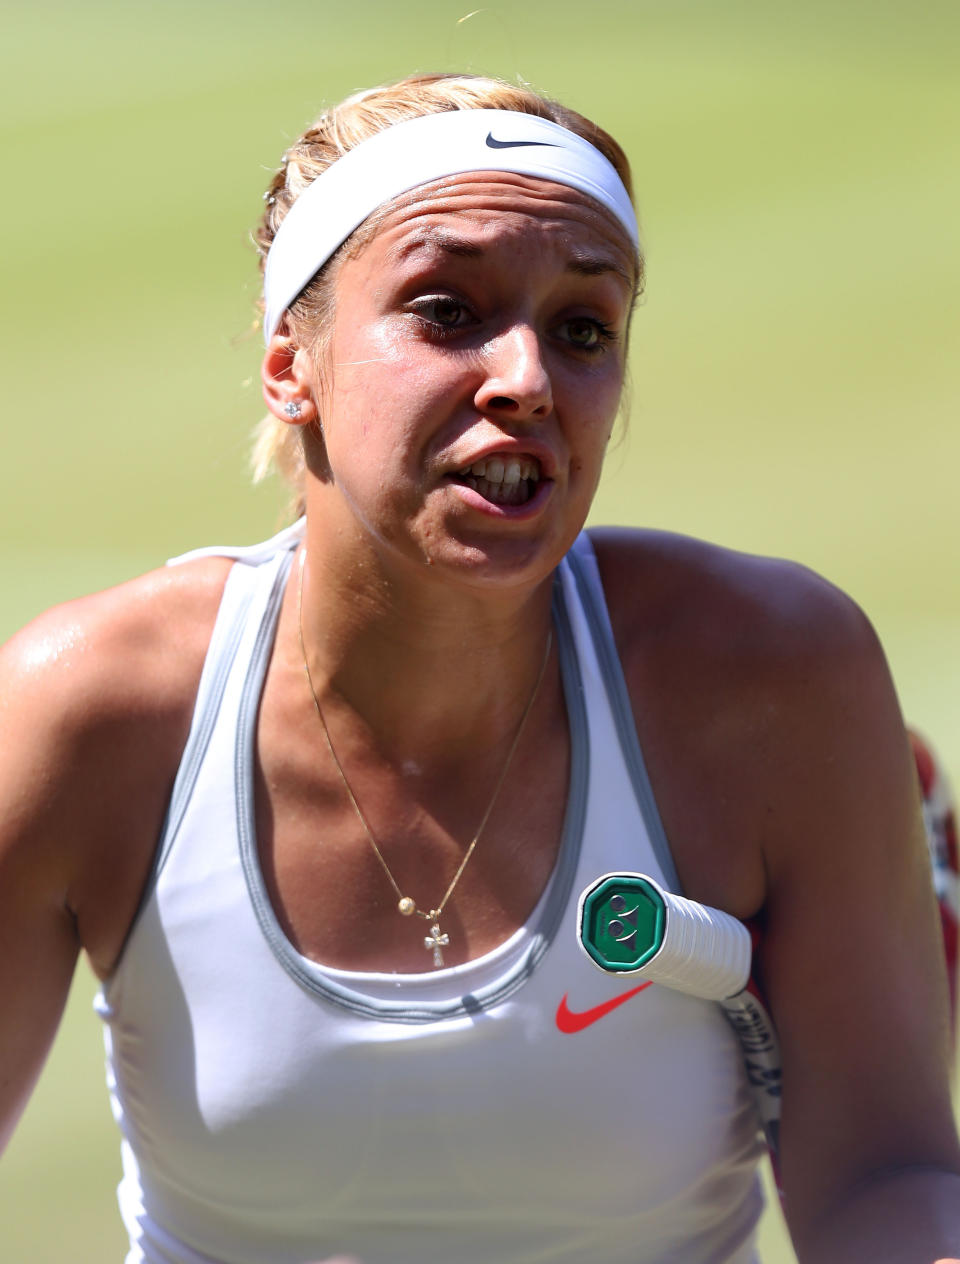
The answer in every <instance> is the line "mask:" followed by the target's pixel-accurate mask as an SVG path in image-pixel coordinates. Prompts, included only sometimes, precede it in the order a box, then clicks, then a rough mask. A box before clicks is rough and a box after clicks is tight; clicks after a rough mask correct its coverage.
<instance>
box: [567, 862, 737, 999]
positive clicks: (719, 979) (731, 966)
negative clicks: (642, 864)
mask: <svg viewBox="0 0 960 1264" xmlns="http://www.w3.org/2000/svg"><path fill="white" fill-rule="evenodd" d="M578 932H579V935H578V940H579V943H580V947H581V948H582V949H583V951H584V952H585V953H586V954H587V956H588V957H589V958H590V959H591V961H593V963H594V965H596V966H598V967H599V969H601V970H603V971H605V972H606V973H608V974H621V975H628V976H633V977H638V978H642V979H649V980H650V982H652V983H659V984H661V985H662V986H664V987H668V988H672V989H674V990H675V991H678V992H686V993H687V994H688V995H690V996H697V997H700V998H701V999H702V1000H706V1001H722V1000H725V999H726V998H727V997H730V996H734V995H736V994H737V993H739V992H741V991H742V990H743V989H744V988H745V987H746V985H747V980H748V979H749V978H750V959H751V951H752V949H751V940H750V932H749V931H748V930H747V928H746V926H744V925H743V923H742V922H740V921H738V920H737V919H736V918H735V917H731V916H730V914H729V913H724V912H722V911H721V910H720V909H715V908H709V907H708V906H707V905H705V904H698V903H697V902H696V900H687V899H684V898H683V896H680V895H674V894H673V893H672V892H670V891H665V890H664V889H663V888H662V887H661V886H660V885H659V883H657V882H655V881H654V879H653V878H650V877H648V876H647V875H646V874H642V873H608V874H604V875H603V876H602V877H600V878H598V879H597V880H596V881H595V882H593V883H591V884H590V886H589V887H587V888H586V890H585V891H584V892H583V894H582V895H581V896H580V903H579V908H578Z"/></svg>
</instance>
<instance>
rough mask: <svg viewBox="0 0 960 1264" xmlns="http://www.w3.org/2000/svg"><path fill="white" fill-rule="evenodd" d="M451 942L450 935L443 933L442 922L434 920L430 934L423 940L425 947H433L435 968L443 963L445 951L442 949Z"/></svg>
mask: <svg viewBox="0 0 960 1264" xmlns="http://www.w3.org/2000/svg"><path fill="white" fill-rule="evenodd" d="M449 942H450V936H449V935H441V934H440V923H439V922H434V924H433V925H432V926H431V927H430V934H429V935H427V936H425V938H424V941H423V946H424V948H432V949H433V964H434V968H437V967H439V966H442V965H443V953H442V952H441V951H440V949H441V948H446V946H447V944H449Z"/></svg>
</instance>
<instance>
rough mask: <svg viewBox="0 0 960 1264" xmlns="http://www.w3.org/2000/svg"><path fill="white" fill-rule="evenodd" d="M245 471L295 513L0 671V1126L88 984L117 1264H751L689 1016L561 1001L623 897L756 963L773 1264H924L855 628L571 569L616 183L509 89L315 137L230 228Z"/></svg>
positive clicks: (738, 1195)
mask: <svg viewBox="0 0 960 1264" xmlns="http://www.w3.org/2000/svg"><path fill="white" fill-rule="evenodd" d="M266 202H267V205H266V210H265V215H264V219H263V223H262V226H261V228H260V230H259V233H258V241H259V244H260V248H261V251H262V254H263V258H264V263H265V269H264V328H265V334H266V354H265V356H264V360H263V387H264V394H265V397H266V401H267V405H268V408H269V411H270V417H269V419H268V423H267V424H266V426H265V428H264V429H263V430H262V432H261V435H260V438H259V446H258V454H259V458H260V460H261V461H262V462H267V461H272V462H274V463H276V464H278V465H279V466H280V468H281V469H283V470H284V471H285V472H286V473H287V474H288V476H289V477H290V478H291V479H292V481H293V483H294V485H295V488H296V495H297V498H298V501H299V504H300V506H301V509H302V512H303V517H302V518H301V519H300V520H299V521H297V523H296V524H295V525H294V526H292V527H291V528H289V529H288V530H286V531H284V532H283V533H282V534H281V535H279V536H277V537H275V538H274V539H273V540H270V541H268V542H267V543H265V544H263V545H261V546H257V547H255V548H252V549H240V550H237V549H228V548H214V549H208V550H201V551H200V552H198V553H196V554H191V555H189V556H188V557H186V558H181V559H178V564H175V565H172V566H170V567H168V568H166V569H164V570H163V571H162V572H160V573H157V574H152V575H148V576H146V577H144V578H142V579H139V580H136V581H134V582H133V583H130V584H126V585H124V586H123V587H121V588H119V589H116V590H114V591H111V592H108V593H104V594H100V595H97V596H94V597H90V598H88V599H85V600H83V601H80V602H76V603H73V604H71V605H69V606H65V607H63V608H61V609H58V610H55V611H53V612H51V613H49V614H47V615H46V616H44V617H42V618H41V619H39V620H37V621H36V622H35V623H34V624H33V625H31V626H30V627H29V628H28V629H27V630H26V631H25V632H23V633H22V634H21V635H20V636H19V637H18V638H16V639H15V640H14V641H13V642H12V643H11V644H10V645H9V646H8V647H7V649H6V650H5V651H4V655H3V660H2V682H3V683H2V692H0V697H2V699H3V715H4V731H5V733H6V741H5V743H4V753H3V760H2V769H0V786H2V792H3V802H4V811H3V815H2V826H0V829H2V836H0V946H2V951H0V987H2V990H0V996H2V1000H3V1012H4V1021H3V1028H2V1030H3V1043H2V1072H3V1074H2V1080H0V1105H2V1118H3V1128H4V1130H5V1132H6V1133H9V1131H10V1130H11V1129H12V1127H13V1125H14V1122H15V1120H16V1117H17V1115H18V1113H19V1111H20V1109H21V1107H22V1106H23V1103H24V1101H25V1099H26V1098H27V1096H28V1094H29V1092H30V1088H31V1085H32V1084H33V1082H34V1080H35V1078H36V1076H37V1074H38V1072H39V1069H40V1066H41V1064H42V1062H43V1059H44V1055H45V1053H46V1051H47V1047H48V1045H49V1044H50V1041H51V1039H52V1037H53V1034H54V1031H55V1029H56V1026H57V1023H58V1020H59V1017H60V1013H61V1010H62V1008H63V1004H64V998H65V996H66V992H67V988H68V985H69V982H70V979H71V975H72V972H73V968H74V964H75V961H76V958H77V954H78V953H79V952H81V951H83V952H85V953H86V954H87V955H88V957H89V959H90V961H91V963H92V965H93V968H94V969H95V970H96V971H97V973H98V975H99V976H100V978H101V979H102V981H103V986H102V990H101V993H100V995H99V998H98V1002H97V1007H98V1011H99V1013H100V1015H101V1017H102V1019H103V1021H104V1023H105V1027H106V1032H107V1044H108V1058H109V1080H110V1089H111V1093H112V1098H113V1104H114V1111H115V1114H116V1117H117V1120H118V1122H119V1125H120V1129H121V1132H122V1146H123V1167H124V1175H123V1180H122V1183H121V1187H120V1201H121V1210H122V1214H123V1217H124V1220H125V1222H126V1225H127V1227H128V1229H129V1233H130V1241H131V1246H130V1253H129V1255H128V1257H127V1258H128V1261H129V1262H130V1264H133V1262H134V1261H149V1262H150V1264H159V1262H160V1261H163V1262H164V1264H211V1262H215V1264H304V1262H305V1261H316V1260H331V1259H343V1258H349V1259H351V1260H354V1261H361V1262H362V1264H414V1262H415V1261H416V1262H417V1264H420V1262H423V1264H431V1262H433V1264H439V1262H440V1261H443V1262H444V1264H449V1262H455V1264H481V1262H482V1264H492V1262H494V1261H496V1262H497V1264H521V1261H522V1262H524V1264H527V1262H529V1264H532V1262H533V1261H538V1262H543V1264H548V1262H552V1261H557V1262H559V1261H578V1262H582V1261H587V1260H591V1261H594V1260H595V1261H600V1262H601V1264H626V1262H627V1261H630V1262H631V1264H639V1262H645V1264H667V1262H668V1261H669V1262H671V1264H708V1262H711V1264H712V1262H715V1261H724V1262H726V1264H730V1262H734V1264H745V1262H747V1261H751V1260H754V1259H755V1250H754V1246H753V1245H752V1243H753V1235H754V1227H755V1224H756V1221H757V1217H758V1215H759V1211H760V1196H759V1193H758V1190H757V1182H756V1172H755V1169H756V1164H757V1160H758V1156H759V1148H760V1147H759V1143H758V1140H757V1121H756V1118H755V1116H754V1113H753V1108H752V1105H751V1099H750V1094H749V1086H748V1084H747V1082H746V1076H745V1072H744V1065H743V1060H742V1058H741V1055H740V1051H739V1048H738V1046H737V1043H736V1040H735V1037H734V1035H733V1033H732V1030H731V1028H730V1026H729V1025H728V1024H727V1023H726V1021H725V1020H724V1017H723V1015H722V1013H721V1011H720V1008H719V1006H718V1005H717V1004H715V1003H713V1002H708V1001H703V1000H699V999H697V998H695V997H691V996H689V995H685V994H682V993H680V992H678V991H675V990H673V989H671V988H668V987H661V986H652V987H646V988H642V987H637V986H636V985H633V986H631V981H629V980H627V981H626V982H624V981H618V980H617V979H616V978H613V977H609V976H606V975H604V974H602V973H601V972H600V971H598V970H596V969H595V968H594V967H593V965H592V964H591V962H590V961H588V960H587V959H586V957H585V954H584V953H583V952H581V951H580V949H579V947H578V944H577V927H576V918H577V898H578V895H579V893H580V891H581V890H582V889H583V888H584V887H585V886H587V885H588V883H589V882H590V881H591V880H593V879H594V878H596V877H597V875H601V874H604V873H609V872H615V871H619V870H629V871H639V872H643V873H646V874H649V875H650V876H651V877H652V878H653V880H654V881H655V882H657V883H659V884H660V886H661V887H662V888H663V889H665V890H670V891H676V892H680V891H682V892H683V894H684V895H685V896H686V897H688V898H690V899H692V900H696V901H700V902H701V903H704V904H708V905H711V906H714V907H716V908H719V909H721V910H724V911H726V912H728V913H730V914H733V915H734V916H736V917H738V918H748V917H756V916H759V917H760V918H761V919H762V921H763V925H764V939H763V948H762V957H761V961H760V964H761V967H762V972H763V977H764V982H765V986H766V991H767V995H768V998H769V1002H770V1006H771V1010H772V1013H773V1016H774V1019H775V1021H776V1023H777V1026H778V1028H779V1034H780V1041H781V1046H782V1054H783V1110H782V1119H781V1159H782V1174H783V1181H784V1187H785V1192H786V1208H787V1215H788V1220H789V1224H790V1229H791V1232H792V1234H793V1238H794V1241H795V1243H796V1247H797V1251H798V1254H799V1256H800V1259H801V1260H802V1261H804V1264H808V1262H812V1264H833V1262H835V1261H837V1262H839V1261H843V1262H845V1264H849V1262H851V1261H857V1262H860V1261H866V1260H870V1261H881V1260H883V1261H890V1262H891V1264H894V1262H895V1264H933V1262H934V1261H936V1260H945V1259H949V1258H953V1257H955V1256H957V1255H958V1254H960V1154H958V1143H957V1137H956V1134H955V1130H954V1127H953V1123H952V1114H951V1105H950V1099H949V1092H948V1083H947V1080H948V1074H947V1061H948V1058H947V1047H948V1024H947V1019H946V1013H947V1007H946V985H945V978H944V969H943V964H942V953H941V947H940V944H939V942H938V931H937V927H936V923H935V907H934V903H933V899H932V896H931V892H930V876H929V865H928V861H927V857H926V854H925V849H924V844H923V836H922V830H921V826H920V823H919V812H918V799H917V790H916V778H915V773H914V769H913V764H912V760H911V755H910V750H909V747H908V742H907V738H906V736H905V733H904V726H903V723H902V720H901V717H900V715H899V713H898V709H897V703H896V700H895V698H894V694H893V690H892V688H891V685H890V681H889V678H888V675H887V670H886V667H885V665H884V660H883V657H882V654H881V651H880V649H879V648H878V646H877V643H876V641H875V639H874V636H873V634H872V632H871V630H870V628H869V626H868V624H867V622H866V620H865V619H864V618H863V616H862V615H861V614H860V613H859V611H858V610H857V609H856V608H855V607H854V606H853V605H852V604H851V603H850V602H849V601H848V600H847V599H846V598H845V597H843V596H842V595H840V594H839V593H837V592H836V591H835V590H834V589H832V588H831V587H830V586H829V585H827V584H826V583H824V582H823V581H822V580H820V579H818V578H816V577H815V576H813V575H811V574H809V573H808V572H806V571H803V570H801V569H798V568H797V567H795V566H790V565H786V564H784V563H781V562H775V561H769V560H765V559H761V558H756V557H747V556H744V555H741V554H735V553H730V552H727V551H724V550H722V549H719V548H716V547H713V546H711V545H707V544H702V543H699V542H696V541H693V540H689V539H679V538H676V537H673V536H669V535H664V534H659V533H656V532H650V531H643V532H638V531H626V530H606V531H596V532H592V533H591V534H590V536H587V535H584V534H582V528H583V524H584V521H585V518H586V515H587V511H588V509H589V507H590V502H591V499H592V497H593V494H594V491H595V489H596V486H597V481H598V478H599V476H600V470H601V466H602V463H603V458H604V451H605V448H606V446H607V441H608V439H609V437H610V433H611V428H612V427H613V425H614V420H615V418H616V416H617V411H618V408H619V405H620V399H621V391H622V388H623V378H624V365H625V360H626V352H627V343H628V336H629V333H630V324H631V312H632V309H633V305H634V301H635V299H636V296H637V294H638V292H639V290H640V287H641V285H642V281H643V264H642V255H641V253H640V248H639V244H638V234H637V225H636V219H635V216H634V211H633V207H632V203H631V197H630V177H629V171H628V168H627V163H626V160H625V158H624V156H623V154H622V152H621V150H620V148H619V147H618V146H617V144H616V143H615V142H614V141H613V140H612V139H611V138H610V137H609V136H608V135H607V134H606V133H605V132H603V131H602V130H601V129H600V128H598V127H597V126H596V125H595V124H593V123H590V122H588V121H587V120H586V119H584V118H582V117H581V116H580V115H578V114H575V113H573V112H572V111H570V110H567V109H564V108H562V107H560V106H558V105H556V104H554V103H552V102H550V101H547V100H544V99H542V98H540V97H539V96H536V95H534V94H533V93H532V92H530V91H527V90H525V89H520V88H516V87H512V86H510V85H507V84H504V83H500V82H496V81H492V80H487V79H481V78H468V77H450V76H426V77H417V78H412V79H409V80H405V81H403V82H401V83H398V84H395V85H392V86H390V87H387V88H379V89H375V90H373V91H371V92H368V93H364V94H361V95H359V96H357V97H354V98H351V99H350V100H348V101H346V102H344V103H343V104H342V105H341V106H339V107H338V108H337V109H334V110H330V111H329V112H328V113H326V114H325V115H324V116H323V117H322V118H321V119H320V120H319V121H318V122H317V123H316V124H315V125H314V126H313V127H311V128H310V129H309V130H308V131H307V132H306V133H305V134H304V135H303V136H302V137H301V138H300V140H298V141H297V142H296V143H295V144H293V145H292V146H291V147H290V149H289V151H288V153H287V154H286V156H285V161H284V165H283V168H282V170H281V171H280V172H279V173H278V174H277V176H276V178H275V179H274V180H273V182H272V184H271V186H270V189H269V191H268V195H267V199H266Z"/></svg>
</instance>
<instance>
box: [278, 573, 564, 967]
mask: <svg viewBox="0 0 960 1264" xmlns="http://www.w3.org/2000/svg"><path fill="white" fill-rule="evenodd" d="M306 557H307V551H306V549H301V551H300V574H299V577H298V583H297V636H298V638H299V641H300V655H301V657H302V658H303V670H304V674H305V675H306V677H307V684H308V685H309V687H310V696H311V697H312V698H313V705H314V708H315V709H316V712H317V718H318V719H319V721H320V728H321V729H322V730H323V736H324V739H325V740H326V743H327V750H329V752H330V758H331V759H332V760H333V764H334V767H335V768H336V770H337V772H338V773H339V774H340V780H341V781H342V782H343V788H344V790H345V791H346V794H347V798H348V799H349V800H350V802H351V803H352V804H353V810H354V812H356V814H357V817H358V819H359V821H360V824H361V825H362V826H363V828H364V832H365V833H366V835H367V838H368V840H369V842H370V846H371V847H372V848H373V854H374V855H375V856H376V858H377V860H379V862H380V867H381V869H382V870H383V872H384V873H385V874H386V876H387V881H388V882H389V883H390V885H391V886H392V887H393V889H394V891H395V893H396V896H397V901H398V903H397V910H398V912H400V913H401V914H402V915H403V916H404V917H411V916H413V915H414V914H415V915H416V916H417V917H422V918H423V920H424V921H425V922H430V923H431V925H430V934H429V935H427V936H425V937H424V940H423V946H424V948H429V949H430V950H431V951H432V952H433V964H434V967H435V968H436V967H437V966H442V965H443V951H442V950H443V949H444V948H446V947H447V946H448V945H449V943H450V936H449V935H445V934H443V933H442V932H441V930H440V917H441V915H442V913H443V910H444V909H445V908H446V905H447V901H448V900H449V899H450V897H451V895H453V892H454V888H455V887H456V885H457V883H458V882H459V881H460V876H461V874H462V873H463V871H464V869H466V867H467V861H468V860H469V859H470V857H471V856H472V855H473V851H474V848H475V847H476V845H477V843H478V842H479V841H480V835H481V834H482V833H483V831H484V829H485V827H486V824H487V821H488V820H489V819H490V813H491V812H492V811H493V805H494V804H495V803H496V801H497V799H498V797H499V795H500V791H501V789H502V788H503V783H504V781H505V780H506V778H507V772H508V770H509V768H510V765H511V763H512V762H513V756H514V754H515V753H516V749H517V747H518V746H519V745H520V738H521V736H522V734H523V730H524V728H525V727H526V723H527V718H528V717H529V715H530V712H531V711H532V710H533V704H534V702H535V701H536V699H537V694H538V693H539V692H540V685H541V683H542V682H543V677H544V675H545V674H546V670H547V662H548V661H549V659H550V648H551V646H552V645H553V629H552V628H551V629H550V631H549V632H548V634H547V646H546V649H545V650H544V653H543V661H542V663H541V664H540V671H539V672H538V674H537V681H536V684H535V685H534V686H533V693H531V695H530V697H529V699H528V700H527V705H526V706H525V707H524V709H523V715H522V716H521V717H520V723H519V724H518V725H517V731H516V732H515V733H514V735H513V741H512V742H511V743H510V749H509V751H508V752H507V758H506V759H505V760H504V764H503V768H502V769H501V770H500V776H499V777H498V778H497V784H496V785H495V786H494V788H493V794H492V795H491V796H490V801H489V802H488V804H487V807H486V811H485V812H484V814H483V817H482V819H481V821H480V824H479V825H478V826H477V832H476V833H475V834H474V836H473V838H472V839H471V840H470V845H469V847H468V848H467V850H466V851H465V852H464V853H463V859H462V860H461V861H460V864H459V866H458V868H457V872H456V873H455V874H454V875H453V878H452V879H451V881H450V885H449V886H448V887H447V889H446V891H444V893H443V898H442V899H441V901H440V903H439V904H438V905H437V907H436V908H432V909H430V910H429V912H425V911H424V910H423V909H421V908H418V907H417V904H416V902H415V901H414V900H413V899H412V898H411V897H410V896H409V895H404V894H403V892H402V891H401V890H400V887H399V886H398V885H397V880H396V878H394V876H393V874H392V873H391V872H390V866H389V865H388V864H387V862H386V860H384V858H383V853H382V852H381V850H380V848H379V847H378V845H377V840H376V838H375V837H374V834H373V830H372V829H371V828H370V825H369V823H368V821H367V818H366V817H365V816H364V814H363V810H362V809H361V807H360V804H359V803H358V802H357V796H356V795H355V794H354V793H353V790H352V789H351V786H350V782H349V781H348V780H347V774H346V773H345V772H344V771H343V765H342V764H341V763H340V760H339V759H338V757H337V752H336V751H335V750H334V748H333V741H332V740H331V737H330V730H329V729H328V728H327V722H326V720H325V719H324V717H323V708H322V707H321V706H320V699H319V698H318V697H317V691H316V689H315V688H314V686H313V677H312V676H311V674H310V664H309V663H308V662H307V651H306V647H305V645H304V643H303V571H304V563H305V562H306Z"/></svg>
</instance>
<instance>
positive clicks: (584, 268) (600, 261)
mask: <svg viewBox="0 0 960 1264" xmlns="http://www.w3.org/2000/svg"><path fill="white" fill-rule="evenodd" d="M421 250H440V251H442V252H443V253H444V254H448V255H454V256H456V257H457V258H460V259H482V258H483V256H484V254H485V248H484V247H483V246H481V245H478V244H477V243H476V242H473V241H467V240H466V238H463V237H458V236H457V235H456V234H455V233H451V232H450V231H449V230H448V229H445V228H424V229H423V230H421V231H420V232H418V233H417V234H416V235H415V236H414V237H412V238H410V239H409V240H407V241H404V242H401V243H400V244H399V245H398V246H397V247H396V248H395V250H394V251H393V254H394V257H395V258H396V259H397V260H398V261H400V262H402V261H403V260H405V259H408V258H409V257H410V256H411V255H414V254H416V253H417V252H418V251H421ZM565 271H567V272H573V273H575V274H576V275H577V276H588V277H592V276H606V275H608V274H610V273H612V274H613V275H614V276H616V277H618V278H619V279H620V280H621V281H622V282H623V283H624V285H625V286H626V287H627V289H628V290H629V291H630V292H631V293H633V292H634V291H635V290H636V285H637V283H636V279H635V278H634V277H632V276H631V275H630V274H629V273H628V272H627V271H626V270H625V269H624V268H621V267H620V266H619V264H617V263H615V262H614V261H613V260H612V259H610V258H608V257H607V256H606V255H592V254H586V253H584V252H583V251H577V252H575V253H574V254H572V255H571V256H570V258H569V259H568V260H567V264H566V268H565Z"/></svg>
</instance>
